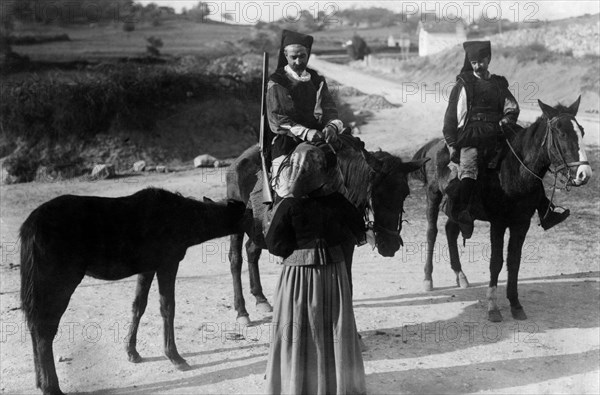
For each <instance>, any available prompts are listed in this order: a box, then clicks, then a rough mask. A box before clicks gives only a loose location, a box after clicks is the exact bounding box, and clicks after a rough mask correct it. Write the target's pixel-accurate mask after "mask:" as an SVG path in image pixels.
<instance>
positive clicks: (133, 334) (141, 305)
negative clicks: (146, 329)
mask: <svg viewBox="0 0 600 395" xmlns="http://www.w3.org/2000/svg"><path fill="white" fill-rule="evenodd" d="M155 273H156V272H147V273H141V274H139V275H138V279H137V286H136V289H135V299H134V301H133V307H132V314H133V316H132V319H131V326H130V327H129V331H128V333H127V337H126V338H125V351H126V352H127V359H128V360H129V362H134V363H139V362H142V357H141V356H140V354H139V353H138V352H137V349H136V343H137V332H138V328H139V325H140V319H141V318H142V316H143V315H144V312H145V311H146V306H147V305H148V292H149V291H150V286H151V285H152V280H154V274H155Z"/></svg>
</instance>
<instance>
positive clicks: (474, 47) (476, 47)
mask: <svg viewBox="0 0 600 395" xmlns="http://www.w3.org/2000/svg"><path fill="white" fill-rule="evenodd" d="M463 48H464V49H465V64H464V65H463V68H462V70H461V71H460V72H461V73H464V72H465V71H473V67H471V61H473V60H480V59H483V58H485V57H486V56H489V58H490V59H492V44H491V43H490V42H489V41H465V42H464V43H463Z"/></svg>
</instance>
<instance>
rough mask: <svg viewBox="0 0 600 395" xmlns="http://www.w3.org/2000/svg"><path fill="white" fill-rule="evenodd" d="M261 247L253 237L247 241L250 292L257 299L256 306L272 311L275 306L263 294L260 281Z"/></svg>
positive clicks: (261, 309)
mask: <svg viewBox="0 0 600 395" xmlns="http://www.w3.org/2000/svg"><path fill="white" fill-rule="evenodd" d="M261 251H262V250H261V248H260V247H258V246H257V245H256V244H254V242H253V241H252V240H251V239H248V241H247V242H246V255H247V256H248V276H249V277H250V293H252V295H254V298H255V299H256V308H257V310H258V311H260V312H262V313H270V312H272V311H273V307H272V306H271V304H270V303H269V301H268V300H267V298H266V297H265V295H264V294H263V290H262V285H261V283H260V270H259V268H258V261H259V259H260V254H261Z"/></svg>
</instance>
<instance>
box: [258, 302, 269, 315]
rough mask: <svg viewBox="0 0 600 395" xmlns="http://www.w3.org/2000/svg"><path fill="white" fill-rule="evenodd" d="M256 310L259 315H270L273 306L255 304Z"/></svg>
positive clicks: (262, 303)
mask: <svg viewBox="0 0 600 395" xmlns="http://www.w3.org/2000/svg"><path fill="white" fill-rule="evenodd" d="M256 310H258V311H259V312H261V313H272V312H273V306H271V304H270V303H269V302H260V303H257V304H256Z"/></svg>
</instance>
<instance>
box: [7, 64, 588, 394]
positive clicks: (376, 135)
mask: <svg viewBox="0 0 600 395" xmlns="http://www.w3.org/2000/svg"><path fill="white" fill-rule="evenodd" d="M312 65H313V66H314V67H315V68H317V69H319V70H322V72H323V73H324V74H325V75H327V76H329V77H330V78H335V79H337V80H338V81H340V82H342V83H343V82H347V83H349V84H351V85H352V86H354V87H355V88H357V89H360V90H364V92H367V93H371V92H380V94H384V95H385V96H386V98H388V100H389V101H390V102H394V100H396V99H398V98H400V100H402V91H401V88H402V87H401V86H400V88H399V87H398V85H397V84H392V83H391V82H389V81H383V82H382V81H381V80H378V79H373V78H372V77H369V76H362V75H359V74H356V72H355V71H353V70H350V69H343V70H339V69H335V71H333V69H332V70H328V69H326V68H325V65H323V64H322V62H319V61H318V59H314V60H312ZM330 73H332V74H330ZM346 78H347V80H346ZM413 96H415V95H413ZM363 99H364V97H362V96H357V97H354V98H350V99H349V100H351V102H352V104H353V105H355V106H358V105H360V103H361V101H362V100H363ZM399 104H401V105H402V106H401V107H398V108H393V109H386V110H380V111H372V115H371V116H370V117H369V119H368V121H369V123H368V124H366V125H365V126H364V127H363V128H362V134H361V135H360V137H361V138H362V139H363V140H364V141H365V142H366V143H367V145H368V147H369V148H371V149H376V148H378V147H381V148H382V149H384V150H388V151H394V152H397V153H400V154H401V155H402V156H403V157H408V156H409V155H411V154H412V153H413V152H414V151H415V150H416V149H417V148H418V147H419V146H420V145H421V144H422V143H423V142H425V141H427V140H428V139H429V138H431V137H433V136H438V135H439V130H440V125H439V119H441V118H440V111H443V107H444V104H443V103H439V104H437V103H436V104H432V103H429V102H427V103H423V102H420V101H419V100H417V101H415V100H412V101H411V100H407V101H406V102H402V101H400V102H399ZM425 104H426V105H425ZM430 104H431V105H430ZM584 126H586V129H587V130H589V129H591V128H589V127H588V125H584ZM598 153H599V151H598V148H597V147H595V148H594V149H593V150H592V152H590V153H589V156H590V157H591V160H592V162H593V166H594V167H595V168H597V164H598V163H599V160H598ZM225 172H226V169H198V170H193V171H187V172H181V173H172V174H166V175H158V174H152V175H144V176H138V177H129V178H120V179H117V180H106V181H98V182H79V181H64V182H57V183H48V184H40V183H31V184H21V185H10V186H2V188H1V189H0V204H1V206H0V209H1V226H2V234H1V246H2V251H1V252H2V261H1V262H0V263H1V266H0V319H1V337H0V349H1V358H0V368H1V377H0V392H2V393H7V394H9V393H10V394H13V393H19V394H20V393H34V394H35V393H38V391H37V390H36V389H35V386H34V372H33V360H32V351H31V344H30V339H29V335H28V333H27V330H26V326H25V324H24V323H23V318H22V314H21V311H20V310H19V304H20V303H19V300H18V288H19V279H18V273H19V269H18V265H19V257H18V251H19V245H18V241H17V231H18V227H19V226H20V224H21V223H22V222H23V220H24V219H25V218H26V217H27V215H28V214H29V213H30V212H31V210H32V209H34V208H35V207H37V206H38V205H39V204H41V203H42V202H44V201H46V200H49V199H51V198H53V197H55V196H58V195H61V194H65V193H76V194H86V195H101V196H121V195H126V194H130V193H133V192H135V191H137V190H139V189H141V188H143V187H146V186H158V187H164V188H167V189H169V190H174V191H179V192H181V193H182V194H184V195H192V196H196V197H201V196H203V195H205V196H209V197H211V198H221V197H224V196H225ZM597 179H598V178H597V176H596V178H595V179H594V180H593V182H592V183H591V185H588V186H586V187H585V188H586V189H579V190H574V191H571V192H570V193H565V192H557V197H556V198H557V201H558V202H559V204H562V205H565V206H568V207H569V208H571V211H572V212H573V214H572V216H571V217H570V218H569V219H568V220H567V222H566V223H565V224H563V225H561V226H559V227H557V228H555V229H552V230H550V231H548V232H543V231H542V230H541V228H539V227H538V226H536V225H537V219H535V218H534V219H533V221H532V226H531V229H530V232H529V235H528V239H527V241H526V244H525V248H524V251H523V262H522V265H521V272H520V273H521V275H520V278H521V281H520V298H521V302H522V303H523V305H524V308H525V310H526V312H527V314H528V316H529V319H528V320H527V321H520V322H517V321H514V320H513V319H512V318H511V317H510V312H509V306H508V302H507V301H506V299H504V298H502V297H501V298H500V299H499V303H500V307H501V309H502V313H503V315H504V317H505V320H504V322H502V323H498V324H491V323H489V322H487V320H486V302H485V292H486V288H487V281H488V277H489V275H488V269H487V267H488V259H489V244H488V231H489V226H488V225H487V224H486V223H481V222H477V224H476V231H475V235H474V237H473V238H472V239H471V240H469V241H468V242H467V243H466V246H465V247H461V258H462V261H463V268H464V271H465V273H466V274H467V276H468V277H469V280H470V282H471V285H472V286H471V287H470V288H468V289H466V290H463V289H458V288H456V286H455V279H454V273H453V272H452V271H451V270H450V267H449V263H448V252H447V248H446V247H447V245H446V241H445V239H444V234H443V222H444V218H443V216H441V218H440V220H439V224H438V225H439V226H440V235H439V239H438V245H437V250H436V251H437V256H436V260H435V271H434V285H435V287H436V288H435V290H434V291H433V292H429V293H425V292H423V291H422V290H421V287H422V278H423V274H422V270H423V264H424V244H423V242H424V241H425V220H424V207H425V202H424V193H423V190H422V188H421V187H420V185H419V184H418V183H411V191H412V192H411V196H410V198H409V199H408V200H407V202H406V204H405V209H406V214H405V217H404V218H405V219H407V220H408V223H407V224H405V225H404V227H403V238H404V240H405V246H404V248H403V249H401V250H400V251H398V253H397V254H396V256H395V257H393V258H383V257H381V256H379V255H378V254H377V253H376V252H374V251H372V250H371V249H370V248H369V247H368V246H364V247H361V248H359V249H357V251H356V255H355V263H354V267H353V271H354V284H355V285H354V289H355V294H354V306H355V311H356V319H357V325H358V328H359V331H360V332H361V333H362V335H363V339H364V341H365V343H366V346H367V350H366V351H365V352H364V359H365V368H366V372H367V388H368V391H369V393H373V394H383V393H385V394H389V393H407V394H408V393H427V394H431V393H461V394H462V393H474V392H476V393H481V392H483V393H524V394H527V393H531V394H534V393H536V394H537V393H573V394H575V393H577V394H579V393H590V394H593V393H598V392H600V387H599V382H600V368H599V359H598V355H599V352H600V351H599V350H600V340H599V339H600V316H599V309H598V307H599V304H600V288H599V282H600V268H599V266H598V262H599V261H600V259H599V258H600V251H599V245H598V238H597V235H598V232H599V231H600V210H599V207H598V203H597V202H598V190H599V187H598V185H599V184H598V181H597ZM228 248H229V242H228V240H227V239H226V238H223V239H217V240H213V241H211V242H208V243H205V244H202V245H200V246H196V247H193V248H190V249H189V250H188V253H187V255H186V257H185V259H184V260H183V261H182V263H181V266H180V271H179V275H178V280H177V285H176V287H177V289H176V300H177V312H176V317H175V324H176V340H177V345H178V349H179V351H180V353H181V354H182V356H183V357H184V358H186V359H187V361H188V363H189V364H190V365H191V366H192V370H190V371H188V372H179V371H176V370H175V369H174V368H173V367H172V366H171V365H170V363H169V362H168V361H167V360H166V359H165V357H164V356H163V352H162V320H161V318H160V314H159V308H158V295H157V288H156V284H153V287H152V289H151V292H150V299H149V304H148V308H147V310H146V314H145V316H144V317H143V318H142V323H141V326H140V331H139V335H138V342H139V343H138V344H139V348H138V350H139V351H140V354H141V355H142V356H143V357H144V361H143V363H141V364H131V363H129V362H127V358H126V355H125V352H124V344H123V339H124V336H125V332H126V329H127V325H128V323H129V319H130V317H129V314H130V306H131V302H132V300H133V295H134V288H135V279H134V278H128V279H125V280H121V281H116V282H103V281H98V280H93V279H89V278H86V279H84V281H83V282H82V284H81V285H80V286H79V288H78V289H77V291H76V292H75V294H74V295H73V298H72V300H71V304H70V306H69V308H68V310H67V312H66V313H65V315H64V316H63V318H62V322H61V327H60V328H61V334H60V337H58V338H57V340H56V341H55V357H56V361H57V370H58V376H59V378H60V381H61V385H62V389H63V390H64V391H65V392H70V393H92V392H93V393H104V394H148V393H161V394H184V393H188V394H199V393H206V394H215V393H231V394H234V393H244V394H246V393H248V394H249V393H260V392H262V390H263V386H264V380H263V375H264V370H265V366H266V356H267V350H268V345H269V336H268V328H269V325H268V324H269V321H270V315H269V314H267V315H262V314H260V313H259V312H258V311H256V309H254V308H253V298H252V296H251V295H250V292H249V285H248V282H247V281H246V282H245V283H244V287H245V292H246V294H245V297H246V301H247V303H248V305H249V311H250V315H251V319H253V320H254V321H255V325H254V326H251V327H247V328H240V327H237V326H236V324H235V312H234V311H233V309H232V294H233V291H232V286H231V276H230V273H229V265H228V261H227V251H228ZM279 270H280V267H278V266H276V265H275V264H274V263H273V261H272V259H270V257H269V256H268V255H267V254H264V255H263V257H262V258H261V275H262V281H263V288H264V290H265V294H266V295H267V297H269V298H271V297H272V292H273V289H274V286H275V282H276V280H277V277H278V273H279ZM505 276H506V275H505V272H504V271H503V273H502V274H501V283H500V284H499V295H500V296H502V295H503V293H504V290H505V281H504V279H505V278H506V277H505ZM232 331H237V332H238V333H240V334H241V335H242V337H241V339H240V340H230V339H231V336H228V335H227V334H228V333H230V332H232Z"/></svg>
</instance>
